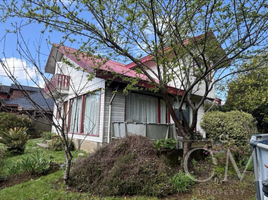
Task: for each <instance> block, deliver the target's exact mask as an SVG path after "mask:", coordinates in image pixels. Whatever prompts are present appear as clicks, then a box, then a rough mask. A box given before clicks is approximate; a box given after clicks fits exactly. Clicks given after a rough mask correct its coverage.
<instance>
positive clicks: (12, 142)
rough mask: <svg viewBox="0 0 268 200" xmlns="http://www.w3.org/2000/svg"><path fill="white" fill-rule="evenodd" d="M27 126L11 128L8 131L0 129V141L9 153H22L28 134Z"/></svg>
mask: <svg viewBox="0 0 268 200" xmlns="http://www.w3.org/2000/svg"><path fill="white" fill-rule="evenodd" d="M26 131H27V128H25V127H24V128H17V127H15V128H13V129H12V128H11V129H10V130H9V131H1V132H0V136H1V137H2V138H1V139H0V143H3V144H4V145H5V146H6V147H7V150H8V151H9V152H10V153H11V154H23V153H24V150H25V147H26V143H27V142H28V140H29V136H28V134H27V133H26Z"/></svg>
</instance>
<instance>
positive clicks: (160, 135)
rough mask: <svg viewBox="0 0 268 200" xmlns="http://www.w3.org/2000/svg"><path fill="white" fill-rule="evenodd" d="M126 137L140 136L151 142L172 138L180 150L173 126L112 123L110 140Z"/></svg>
mask: <svg viewBox="0 0 268 200" xmlns="http://www.w3.org/2000/svg"><path fill="white" fill-rule="evenodd" d="M127 135H142V136H144V137H148V138H150V139H152V140H158V139H167V138H173V139H175V140H177V141H178V146H177V147H178V148H182V138H181V137H179V136H177V133H176V129H175V125H174V124H157V123H136V122H113V123H112V139H116V138H122V137H125V136H127Z"/></svg>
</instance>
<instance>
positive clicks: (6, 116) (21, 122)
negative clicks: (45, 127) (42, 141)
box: [0, 112, 33, 132]
mask: <svg viewBox="0 0 268 200" xmlns="http://www.w3.org/2000/svg"><path fill="white" fill-rule="evenodd" d="M0 121H1V123H0V131H6V130H9V129H11V128H12V129H13V128H15V127H19V128H24V127H26V128H27V129H28V132H31V131H33V123H32V120H31V119H30V118H29V117H27V116H26V115H16V114H14V113H5V112H2V113H0Z"/></svg>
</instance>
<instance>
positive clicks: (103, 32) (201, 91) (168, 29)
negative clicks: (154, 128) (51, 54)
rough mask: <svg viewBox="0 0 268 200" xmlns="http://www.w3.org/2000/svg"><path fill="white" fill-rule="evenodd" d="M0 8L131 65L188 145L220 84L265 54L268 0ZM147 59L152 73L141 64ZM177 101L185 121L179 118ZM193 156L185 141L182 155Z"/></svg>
mask: <svg viewBox="0 0 268 200" xmlns="http://www.w3.org/2000/svg"><path fill="white" fill-rule="evenodd" d="M0 8H1V9H2V10H3V12H4V15H3V16H2V18H3V19H7V18H10V17H20V18H27V19H29V22H30V23H34V22H37V23H43V24H44V25H45V26H46V28H47V29H49V30H50V31H52V32H53V31H59V32H62V34H63V41H62V42H64V41H65V40H69V41H71V42H76V43H77V44H79V45H80V50H81V51H84V52H87V53H88V54H101V55H104V56H105V57H108V58H113V59H123V60H124V59H126V60H128V61H131V62H133V63H134V64H133V68H135V70H136V72H137V73H140V74H143V75H145V76H146V77H147V80H148V82H149V83H150V84H151V85H152V86H153V87H154V89H155V91H158V92H160V93H161V95H162V98H163V99H164V101H165V103H166V105H167V108H168V110H169V112H170V114H171V116H172V118H173V121H174V123H175V125H176V127H177V129H178V134H179V135H181V136H183V137H184V139H185V140H190V139H191V136H192V133H193V132H194V129H195V127H196V123H197V114H198V110H199V109H200V107H201V106H202V105H203V103H204V100H205V99H206V98H208V97H209V94H210V92H211V91H213V90H214V87H215V84H216V83H217V82H219V81H220V80H222V79H224V78H226V77H228V76H230V75H233V74H236V73H239V72H241V71H243V70H240V69H239V68H237V66H239V65H241V63H243V62H247V61H248V59H250V58H252V57H254V56H256V55H257V54H258V55H265V54H264V52H266V50H267V27H268V23H267V20H268V12H267V3H266V1H265V0H261V1H259V0H245V1H238V0H231V1H220V0H215V1H203V0H201V1H191V0H168V1H162V0H142V1H139V0H137V1H130V0H126V1H120V0H109V1H102V0H98V1H95V0H91V1H81V0H78V1H72V0H69V1H63V0H53V1H44V0H33V1H32V0H27V1H26V0H25V1H21V3H17V2H16V1H7V0H4V1H3V2H2V3H1V4H0ZM144 55H149V56H148V57H147V58H148V59H150V60H152V61H154V63H155V65H156V68H155V69H152V68H151V67H150V66H149V65H148V63H146V62H142V60H140V58H142V57H143V56H144ZM262 60H263V61H265V60H266V57H265V56H263V58H262ZM247 70H250V68H248V69H247ZM167 85H173V86H174V87H176V88H177V89H178V92H177V94H174V95H173V96H172V95H170V94H169V92H168V87H167ZM130 86H133V85H130ZM129 89H130V90H131V87H129ZM174 98H176V99H177V100H178V101H177V107H178V110H179V113H180V115H181V116H182V119H183V122H182V121H181V120H179V119H178V117H177V116H176V113H175V110H174V106H173V99H174ZM184 101H187V102H188V103H189V106H190V108H191V110H192V113H193V114H192V120H191V122H188V121H187V120H186V116H185V115H184V113H183V109H182V106H183V102H184ZM188 149H189V143H187V142H185V143H184V155H185V154H186V153H187V152H188Z"/></svg>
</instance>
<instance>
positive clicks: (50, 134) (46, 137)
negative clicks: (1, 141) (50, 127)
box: [43, 132, 52, 140]
mask: <svg viewBox="0 0 268 200" xmlns="http://www.w3.org/2000/svg"><path fill="white" fill-rule="evenodd" d="M51 138H52V133H51V132H44V133H43V139H44V140H51Z"/></svg>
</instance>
